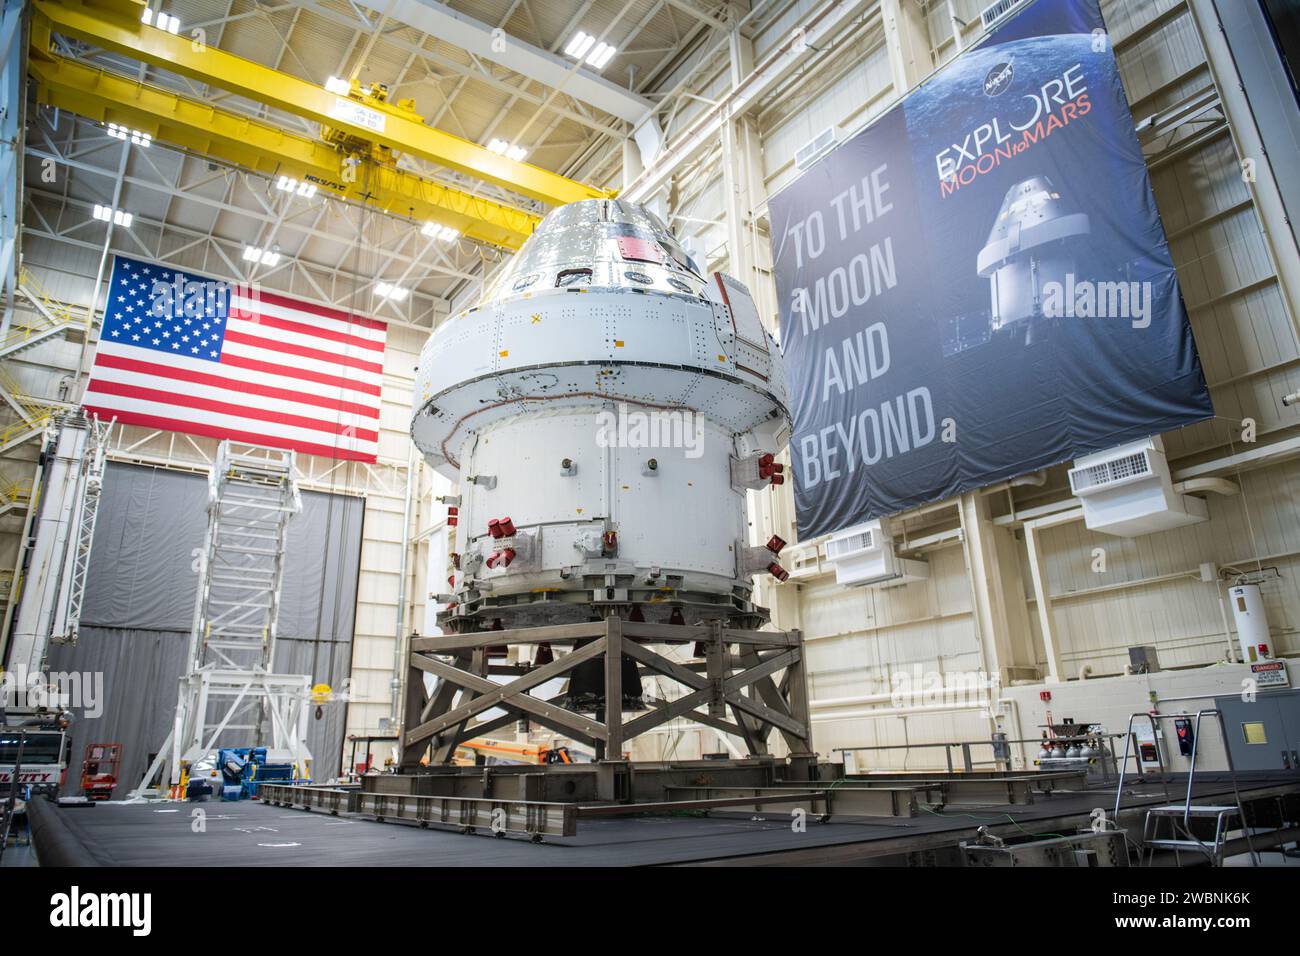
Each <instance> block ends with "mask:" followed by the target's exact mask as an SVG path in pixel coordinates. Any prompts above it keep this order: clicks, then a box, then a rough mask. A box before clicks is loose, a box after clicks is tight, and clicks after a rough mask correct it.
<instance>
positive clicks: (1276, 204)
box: [1187, 0, 1300, 341]
mask: <svg viewBox="0 0 1300 956" xmlns="http://www.w3.org/2000/svg"><path fill="white" fill-rule="evenodd" d="M1187 6H1188V9H1189V10H1190V11H1191V14H1192V18H1193V20H1195V22H1196V27H1197V31H1198V32H1199V33H1200V35H1201V45H1202V47H1203V48H1204V51H1205V60H1206V65H1207V66H1209V68H1210V75H1211V76H1212V77H1213V78H1214V85H1215V87H1217V89H1218V91H1219V102H1220V104H1221V105H1222V107H1223V113H1224V115H1225V116H1226V117H1227V119H1228V130H1229V132H1230V133H1231V134H1232V142H1233V145H1234V146H1235V147H1236V148H1237V156H1238V157H1239V158H1240V159H1241V160H1242V161H1243V162H1244V161H1246V160H1251V161H1253V164H1254V175H1253V177H1247V178H1246V188H1247V189H1249V190H1250V194H1251V197H1252V198H1253V199H1254V200H1255V211H1256V212H1257V213H1258V215H1259V220H1260V224H1261V225H1262V227H1263V233H1264V241H1265V243H1266V244H1267V246H1268V250H1269V256H1270V258H1271V259H1272V260H1273V268H1274V270H1275V271H1276V272H1277V281H1278V284H1279V285H1280V286H1281V287H1282V307H1283V308H1284V309H1285V310H1286V311H1287V314H1288V315H1289V316H1290V318H1291V328H1292V331H1293V332H1294V333H1295V335H1296V338H1297V340H1298V341H1300V305H1297V303H1300V249H1297V248H1296V243H1295V240H1294V238H1293V235H1292V232H1291V229H1290V227H1289V224H1288V217H1287V209H1286V207H1285V205H1284V203H1283V201H1282V193H1281V191H1280V190H1279V189H1278V185H1277V181H1276V180H1275V179H1274V178H1273V166H1272V163H1271V162H1270V160H1269V156H1268V153H1267V152H1266V151H1265V149H1264V143H1263V140H1262V139H1261V137H1260V134H1259V128H1258V127H1257V126H1256V125H1255V117H1254V114H1253V112H1252V111H1251V107H1250V100H1249V99H1248V98H1247V96H1246V91H1245V88H1244V86H1243V84H1242V80H1241V76H1240V75H1239V74H1238V72H1237V67H1236V64H1235V62H1234V61H1233V58H1232V51H1231V50H1230V49H1229V48H1228V41H1227V39H1226V38H1225V37H1224V33H1223V28H1222V26H1221V25H1220V23H1219V15H1218V13H1217V12H1216V11H1215V8H1214V0H1189V2H1188V4H1187ZM1243 176H1245V170H1244V169H1243ZM1295 213H1296V211H1295V210H1292V211H1291V214H1292V215H1295Z"/></svg>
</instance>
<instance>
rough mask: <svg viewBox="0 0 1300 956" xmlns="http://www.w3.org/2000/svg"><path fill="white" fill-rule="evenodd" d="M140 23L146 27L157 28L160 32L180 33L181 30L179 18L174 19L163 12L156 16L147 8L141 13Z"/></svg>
mask: <svg viewBox="0 0 1300 956" xmlns="http://www.w3.org/2000/svg"><path fill="white" fill-rule="evenodd" d="M140 21H141V22H142V23H144V24H145V25H146V26H155V27H157V28H158V29H159V30H166V31H167V32H168V33H178V32H179V31H180V28H181V21H180V18H179V17H174V16H172V15H171V14H170V13H163V12H162V11H161V10H160V11H158V13H157V14H155V13H154V12H153V10H152V9H150V8H149V7H145V8H144V10H142V11H141V12H140Z"/></svg>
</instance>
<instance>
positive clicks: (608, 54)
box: [564, 30, 618, 70]
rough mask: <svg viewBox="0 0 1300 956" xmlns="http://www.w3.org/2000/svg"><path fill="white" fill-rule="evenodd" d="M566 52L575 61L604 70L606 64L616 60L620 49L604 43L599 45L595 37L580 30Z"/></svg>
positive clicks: (565, 49)
mask: <svg viewBox="0 0 1300 956" xmlns="http://www.w3.org/2000/svg"><path fill="white" fill-rule="evenodd" d="M564 52H565V53H566V54H567V55H569V56H571V57H573V58H574V59H575V60H585V61H586V62H587V65H588V66H591V67H593V68H595V69H597V70H602V69H604V68H605V64H607V63H608V62H609V61H610V60H612V59H613V58H614V54H615V53H617V52H618V47H616V46H611V45H610V44H608V43H605V42H603V41H602V42H601V43H597V42H596V38H595V37H594V36H592V35H591V34H589V33H584V32H583V31H581V30H579V31H578V32H577V33H575V34H574V35H573V39H572V40H570V41H569V45H568V46H566V47H565V48H564Z"/></svg>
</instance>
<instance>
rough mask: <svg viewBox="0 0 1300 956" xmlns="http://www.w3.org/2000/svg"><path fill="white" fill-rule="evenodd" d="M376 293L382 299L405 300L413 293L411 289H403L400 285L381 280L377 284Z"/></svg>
mask: <svg viewBox="0 0 1300 956" xmlns="http://www.w3.org/2000/svg"><path fill="white" fill-rule="evenodd" d="M375 294H376V295H378V296H379V297H380V298H382V299H391V300H392V301H394V302H403V301H405V299H406V297H407V296H408V295H410V294H411V290H410V289H403V288H402V287H401V286H400V285H389V284H388V283H387V282H381V283H379V284H378V285H377V286H375Z"/></svg>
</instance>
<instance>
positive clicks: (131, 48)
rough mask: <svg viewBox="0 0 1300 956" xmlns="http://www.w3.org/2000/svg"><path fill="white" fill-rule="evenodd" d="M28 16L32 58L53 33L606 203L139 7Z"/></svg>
mask: <svg viewBox="0 0 1300 956" xmlns="http://www.w3.org/2000/svg"><path fill="white" fill-rule="evenodd" d="M33 8H34V10H35V15H34V17H33V22H32V45H33V47H34V48H36V49H37V50H43V51H48V50H49V49H50V37H49V34H50V33H51V32H57V33H60V34H63V35H64V36H69V37H73V38H75V39H78V40H82V41H84V42H86V43H90V44H93V45H95V46H97V47H100V48H102V49H104V50H108V51H111V52H113V53H118V54H121V55H123V56H127V57H130V58H132V59H135V60H139V61H141V62H144V63H148V64H150V65H152V66H156V67H158V68H160V69H164V70H169V71H171V72H173V73H177V74H179V75H181V76H184V77H187V78H189V79H191V80H196V81H198V82H200V83H207V84H210V85H212V86H215V87H219V88H221V89H223V90H227V91H229V92H231V93H235V94H237V95H239V96H244V97H247V98H248V99H251V100H253V101H255V102H258V103H264V104H266V105H267V106H273V107H275V108H277V109H281V110H284V111H286V112H289V113H293V114H295V115H297V116H302V117H305V118H306V119H309V120H312V121H315V122H318V123H320V124H321V125H322V126H325V127H329V128H331V129H334V130H339V131H342V132H343V133H346V134H347V135H349V136H352V137H355V138H356V139H359V140H364V141H368V142H372V143H376V144H379V145H382V146H386V147H388V148H390V149H394V150H397V151H399V152H402V153H408V154H410V155H412V156H418V157H420V158H422V159H425V160H428V161H430V162H433V163H436V164H438V165H440V166H444V167H446V168H448V169H454V170H456V171H458V172H461V173H464V174H466V175H469V176H473V177H475V178H477V179H481V180H484V181H487V182H491V183H495V184H496V185H498V186H501V187H503V188H505V189H508V190H510V191H512V192H515V193H518V194H520V195H523V196H527V197H529V198H531V199H536V200H538V201H540V202H544V203H548V204H551V205H564V204H565V203H570V202H576V201H578V200H581V199H599V198H605V197H607V196H609V195H610V193H609V192H608V191H606V190H603V189H599V188H597V187H595V186H588V185H586V184H584V183H579V182H575V181H574V180H572V179H567V178H565V177H564V176H561V175H559V174H558V173H553V172H550V171H549V170H545V169H541V168H540V167H538V166H533V165H530V164H528V163H521V162H516V161H515V160H511V159H508V158H506V157H505V156H500V155H498V154H496V153H494V152H492V151H491V150H490V149H487V148H486V147H484V146H480V145H478V144H477V143H472V142H470V141H469V140H466V139H462V138H461V137H459V136H453V135H452V134H451V133H447V132H444V131H443V130H439V129H434V128H433V127H431V126H427V125H425V123H424V122H423V121H422V120H421V119H420V117H419V116H417V115H416V114H414V113H411V112H410V111H408V110H402V109H399V108H396V107H393V106H391V105H389V104H375V103H374V102H373V101H371V100H368V99H366V98H365V97H362V96H361V95H360V94H359V93H357V92H356V91H354V93H353V94H351V95H340V94H336V93H331V92H330V91H328V90H326V89H324V88H323V87H320V86H317V85H315V84H314V83H309V82H307V81H306V80H302V79H299V78H298V77H296V76H291V75H289V74H287V73H283V72H281V71H279V70H276V69H272V68H271V67H268V66H264V65H262V64H261V63H255V62H254V61H252V60H246V59H244V58H242V57H239V56H235V55H234V54H232V53H227V52H225V51H224V50H219V49H217V48H215V47H212V46H208V45H206V44H203V43H201V42H197V41H196V40H195V39H193V38H192V37H189V36H182V35H179V34H171V33H169V32H167V31H165V30H160V29H157V28H156V27H153V26H150V25H148V24H145V23H142V22H141V21H140V17H139V13H140V11H142V10H143V9H144V5H143V4H141V3H136V2H128V0H64V2H61V3H54V2H50V0H35V2H34V3H33ZM384 106H387V108H383V107H384Z"/></svg>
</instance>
